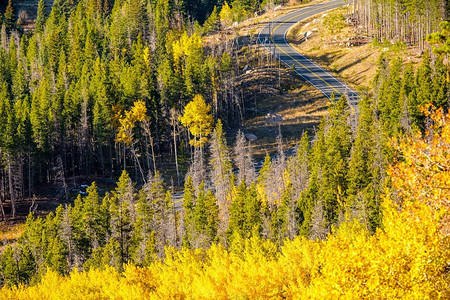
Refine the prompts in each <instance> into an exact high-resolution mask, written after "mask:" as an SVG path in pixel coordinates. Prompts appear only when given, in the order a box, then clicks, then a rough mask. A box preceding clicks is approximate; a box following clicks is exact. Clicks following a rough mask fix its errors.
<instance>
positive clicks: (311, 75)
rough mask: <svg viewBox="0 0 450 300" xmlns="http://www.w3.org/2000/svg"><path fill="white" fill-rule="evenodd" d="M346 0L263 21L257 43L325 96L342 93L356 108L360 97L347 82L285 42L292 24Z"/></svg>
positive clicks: (314, 6) (326, 3)
mask: <svg viewBox="0 0 450 300" xmlns="http://www.w3.org/2000/svg"><path fill="white" fill-rule="evenodd" d="M347 3H348V1H342V0H334V1H329V2H325V3H320V4H316V5H311V6H308V7H304V8H301V9H299V10H296V11H294V12H291V13H288V14H286V15H283V16H281V17H279V18H278V19H276V20H274V21H272V22H269V23H268V24H266V25H265V26H264V27H263V29H262V30H261V31H260V32H259V35H258V42H259V43H260V44H261V45H262V46H263V47H265V48H266V50H267V51H269V52H270V53H272V54H273V55H274V56H275V57H277V58H278V59H280V61H282V62H283V63H284V64H285V65H286V66H288V67H293V66H294V68H295V72H296V73H297V74H298V75H300V76H301V77H303V78H304V79H305V80H306V81H308V82H309V83H311V84H312V85H313V86H314V87H315V88H317V89H318V90H319V91H321V92H322V93H323V94H324V95H325V96H326V97H328V98H329V99H331V97H332V94H333V93H334V94H335V96H336V98H337V99H338V98H339V97H340V96H341V95H345V96H346V98H347V100H348V102H349V104H350V106H351V107H352V108H355V107H356V104H357V102H358V100H359V96H358V94H357V93H356V92H355V91H354V90H353V89H351V88H350V87H349V86H348V85H346V84H344V83H343V82H341V81H340V80H339V79H337V78H336V77H334V76H332V75H331V74H329V73H328V72H327V71H325V70H324V69H323V68H321V67H320V66H318V65H317V64H315V63H314V62H312V61H311V60H310V59H308V58H307V57H305V56H304V55H302V54H300V53H299V52H298V51H296V50H295V49H294V48H292V46H291V45H290V44H289V43H288V41H287V39H286V34H287V32H288V30H289V28H291V27H292V26H294V25H295V24H296V23H298V22H299V21H301V20H304V19H306V18H309V17H312V16H314V15H316V14H319V13H323V12H325V11H328V10H331V9H334V8H337V7H340V6H342V5H345V4H347Z"/></svg>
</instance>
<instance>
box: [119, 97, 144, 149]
mask: <svg viewBox="0 0 450 300" xmlns="http://www.w3.org/2000/svg"><path fill="white" fill-rule="evenodd" d="M146 114H147V107H146V106H145V103H144V101H136V102H134V105H133V107H131V109H130V110H129V111H126V112H125V115H124V116H123V115H120V117H118V121H119V124H120V125H119V131H118V133H117V137H116V141H117V142H122V143H125V144H127V145H130V144H131V143H132V141H133V129H134V127H135V126H136V122H143V121H145V120H148V117H147V115H146Z"/></svg>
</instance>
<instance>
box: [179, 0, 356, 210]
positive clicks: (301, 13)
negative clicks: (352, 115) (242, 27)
mask: <svg viewBox="0 0 450 300" xmlns="http://www.w3.org/2000/svg"><path fill="white" fill-rule="evenodd" d="M347 3H348V2H347V1H342V0H338V1H336V0H335V1H330V2H325V3H321V4H316V5H311V6H308V7H304V8H301V9H299V10H296V11H294V12H291V13H288V14H286V15H283V16H281V17H279V18H278V19H276V20H274V21H272V22H270V23H267V24H266V25H265V26H264V28H263V29H262V30H261V32H260V33H259V36H258V42H259V43H260V44H262V45H263V46H264V47H265V48H266V49H267V50H268V51H270V52H271V53H273V54H274V55H275V56H276V57H277V58H279V59H281V61H282V62H284V63H285V64H286V65H287V66H288V67H292V65H295V71H296V72H297V74H299V75H300V76H302V77H303V78H304V79H305V80H307V81H308V82H310V83H311V84H312V85H313V86H315V87H316V88H317V89H318V90H320V91H321V92H322V93H323V94H325V96H327V97H328V98H330V97H331V94H332V93H333V92H334V94H335V95H336V96H337V97H336V98H337V99H338V98H339V97H340V95H345V96H346V97H347V99H348V101H349V103H350V105H351V106H352V107H355V106H356V103H357V101H358V94H357V93H356V92H355V91H353V90H352V89H350V88H349V87H348V86H347V85H345V84H344V83H342V82H341V81H339V80H338V79H336V78H335V77H333V76H332V75H330V74H329V73H327V72H326V71H325V70H324V69H322V68H321V67H319V66H318V65H316V64H315V63H313V62H312V61H311V60H309V59H308V58H306V57H305V56H303V55H301V54H300V53H298V52H297V51H296V50H295V49H294V48H292V47H291V46H290V45H289V43H288V42H287V40H286V33H287V31H288V30H289V28H290V27H292V26H293V25H295V24H296V23H297V22H299V21H301V20H303V19H306V18H308V17H311V16H313V15H315V14H318V13H322V12H325V11H327V10H330V9H333V8H336V7H339V6H342V5H345V4H347ZM291 152H292V153H291ZM293 153H294V148H291V149H288V150H287V153H286V154H287V155H292V154H293ZM263 162H264V161H258V162H256V163H255V168H256V169H257V170H259V169H260V168H261V167H262V163H263ZM172 198H173V202H174V208H175V210H176V211H179V210H181V209H182V203H183V192H179V193H175V194H173V195H172Z"/></svg>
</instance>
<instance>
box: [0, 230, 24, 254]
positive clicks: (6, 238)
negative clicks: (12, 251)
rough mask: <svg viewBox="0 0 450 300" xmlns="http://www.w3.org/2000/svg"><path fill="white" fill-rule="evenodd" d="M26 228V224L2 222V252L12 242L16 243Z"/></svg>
mask: <svg viewBox="0 0 450 300" xmlns="http://www.w3.org/2000/svg"><path fill="white" fill-rule="evenodd" d="M24 230H25V224H24V223H19V224H8V223H0V253H1V252H3V250H4V249H5V248H6V247H7V246H8V245H10V244H12V243H15V242H16V241H17V239H18V238H19V237H20V236H21V235H22V233H23V231H24Z"/></svg>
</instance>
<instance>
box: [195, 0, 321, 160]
mask: <svg viewBox="0 0 450 300" xmlns="http://www.w3.org/2000/svg"><path fill="white" fill-rule="evenodd" d="M320 2H323V1H313V2H311V3H309V4H301V5H298V4H297V3H296V1H291V2H290V3H291V4H292V5H291V6H287V7H283V8H281V9H279V10H277V11H269V12H266V13H265V14H263V15H261V16H258V17H255V18H251V19H248V20H246V21H244V22H242V23H241V24H239V26H237V27H231V28H228V29H225V30H222V31H220V32H218V33H216V34H212V35H209V36H207V37H205V38H204V41H205V44H206V45H207V46H209V48H211V49H215V48H217V47H230V46H231V45H233V43H234V45H236V41H237V42H238V43H237V44H238V45H239V47H240V50H239V55H238V60H239V62H238V64H239V68H240V70H241V74H240V75H239V77H238V80H237V82H236V85H237V86H238V87H239V88H241V89H242V97H243V98H244V99H245V120H244V124H243V126H242V127H241V128H240V130H242V131H243V132H244V133H252V134H255V135H256V136H257V137H258V140H257V141H255V142H253V143H252V145H253V150H254V154H255V157H257V158H262V157H263V156H264V155H265V153H266V152H269V153H273V152H274V151H276V148H277V146H276V137H277V135H278V133H279V130H280V129H281V133H282V135H283V139H284V141H285V142H286V144H287V145H286V146H292V145H294V144H295V142H296V141H298V140H299V139H300V138H301V135H302V133H303V132H304V131H308V132H312V131H314V128H315V127H316V126H317V125H318V124H319V122H320V119H321V118H322V117H323V116H324V115H325V114H326V111H327V105H328V99H327V98H326V97H325V96H323V95H322V94H321V93H320V92H319V91H317V90H316V89H315V88H314V87H313V86H311V85H309V84H308V83H306V82H305V81H304V80H302V79H301V78H300V77H299V76H298V75H297V74H295V72H293V71H292V70H291V69H289V68H286V67H285V66H284V65H283V64H281V65H280V64H279V62H277V61H276V60H274V59H271V58H270V54H268V53H267V52H266V50H265V49H263V48H262V47H261V46H259V45H258V44H257V41H256V38H257V35H258V33H259V31H260V30H261V28H262V27H263V26H264V25H265V24H266V23H267V22H268V21H270V20H273V19H274V18H277V17H278V16H280V15H283V14H286V13H288V12H290V11H292V10H294V9H298V8H300V7H303V6H306V5H311V4H315V3H320ZM246 66H247V67H250V71H248V72H244V71H243V69H244V68H245V67H246ZM239 88H238V89H239ZM268 113H272V114H279V115H281V116H282V117H283V122H281V124H277V125H273V124H267V123H266V120H265V116H266V114H268ZM235 135H236V131H231V132H229V133H228V136H229V137H230V142H233V140H234V136H235Z"/></svg>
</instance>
